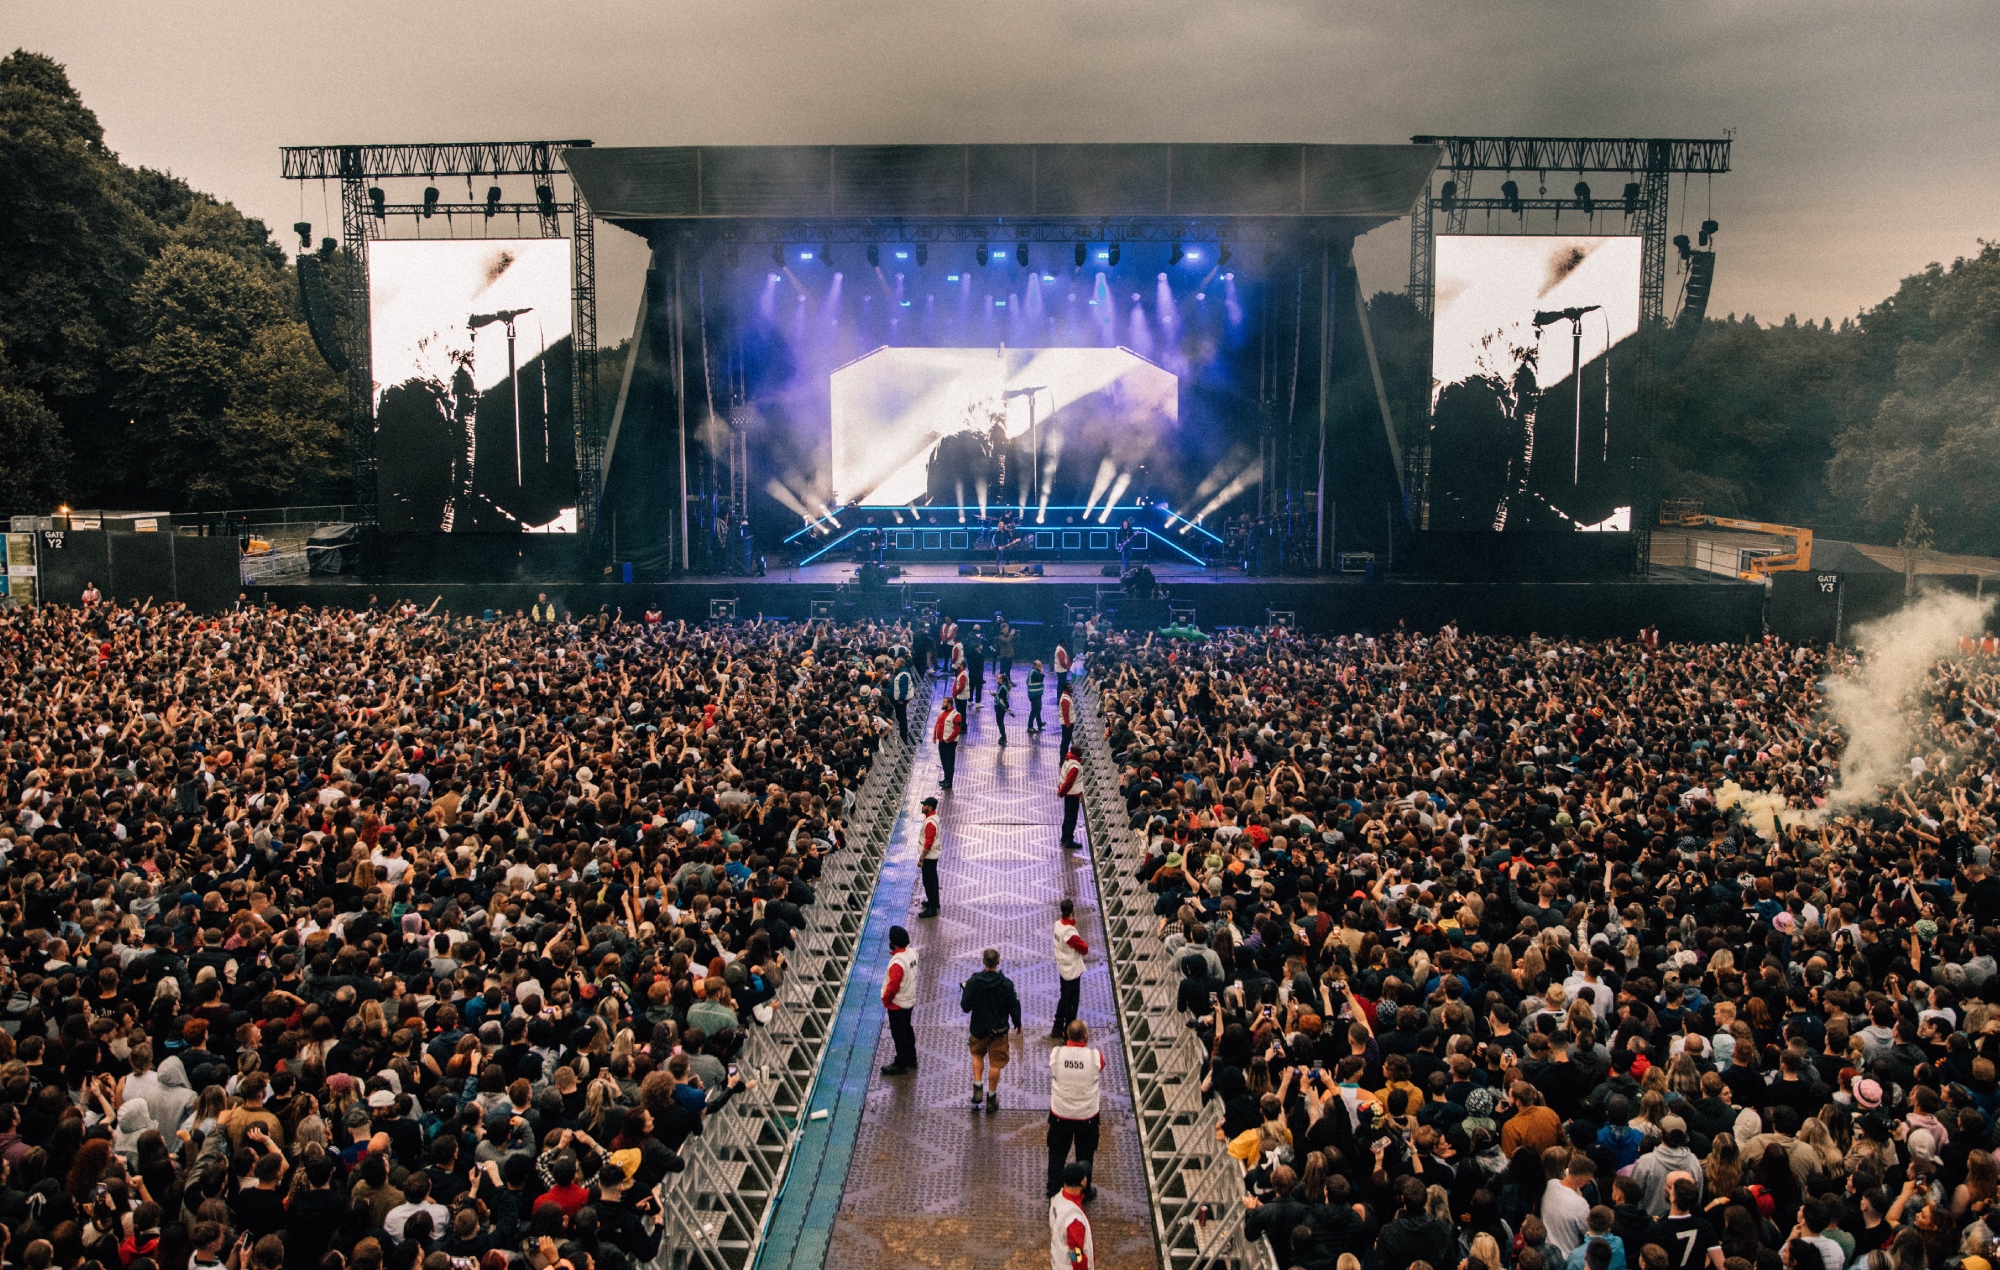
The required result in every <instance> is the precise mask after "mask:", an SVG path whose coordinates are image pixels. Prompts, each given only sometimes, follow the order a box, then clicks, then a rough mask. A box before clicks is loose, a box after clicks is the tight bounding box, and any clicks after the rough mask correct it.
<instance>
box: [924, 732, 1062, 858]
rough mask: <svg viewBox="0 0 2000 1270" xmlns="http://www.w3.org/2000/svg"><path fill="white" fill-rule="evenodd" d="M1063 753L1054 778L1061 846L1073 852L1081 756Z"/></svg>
mask: <svg viewBox="0 0 2000 1270" xmlns="http://www.w3.org/2000/svg"><path fill="white" fill-rule="evenodd" d="M1063 701H1064V703H1065V704H1067V703H1068V701H1069V698H1068V697H1064V698H1063ZM1063 730H1064V731H1065V732H1067V731H1068V730H1069V729H1068V728H1067V727H1064V729H1063ZM1064 753H1065V757H1064V759H1063V765H1062V772H1061V774H1060V775H1058V776H1057V777H1056V793H1057V794H1058V795H1060V796H1061V798H1062V800H1063V823H1062V844H1063V846H1064V848H1066V849H1068V850H1071V851H1074V850H1075V849H1076V848H1077V846H1078V843H1077V840H1076V815H1077V812H1078V810H1080V809H1081V808H1082V806H1083V756H1082V755H1081V754H1078V753H1077V752H1076V751H1075V750H1070V749H1066V750H1065V751H1064ZM947 788H949V787H947Z"/></svg>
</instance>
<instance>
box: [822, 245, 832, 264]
mask: <svg viewBox="0 0 2000 1270" xmlns="http://www.w3.org/2000/svg"><path fill="white" fill-rule="evenodd" d="M819 262H820V263H821V264H823V265H825V266H826V267H827V268H829V269H831V268H833V244H832V243H821V244H820V245H819Z"/></svg>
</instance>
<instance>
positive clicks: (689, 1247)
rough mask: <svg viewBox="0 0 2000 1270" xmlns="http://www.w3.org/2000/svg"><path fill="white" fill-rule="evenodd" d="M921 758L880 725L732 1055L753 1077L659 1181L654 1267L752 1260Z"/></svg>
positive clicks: (713, 1268)
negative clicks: (830, 847)
mask: <svg viewBox="0 0 2000 1270" xmlns="http://www.w3.org/2000/svg"><path fill="white" fill-rule="evenodd" d="M912 705H913V706H915V705H917V703H916V702H912ZM927 710H928V706H927V705H926V706H925V712H927ZM918 717H920V718H921V717H924V714H923V713H922V712H920V713H919V715H918ZM914 758H915V750H914V747H913V746H912V745H911V744H910V743H909V742H908V741H906V740H905V739H904V738H903V737H902V736H901V735H899V734H898V733H897V732H896V731H895V730H894V729H891V730H890V731H889V732H888V733H886V734H885V735H884V736H883V738H882V741H881V744H880V745H879V746H878V747H877V749H876V761H875V764H874V767H873V768H872V769H871V770H870V771H869V773H868V777H867V779H866V780H864V781H863V782H862V785H861V788H860V790H858V791H857V792H856V795H855V799H854V806H853V810H852V811H851V812H850V813H849V818H848V821H847V825H846V830H847V841H846V845H845V847H844V848H843V849H842V850H841V851H839V852H836V853H835V854H834V855H833V856H832V857H830V858H829V859H828V860H827V862H826V865H825V867H824V868H823V869H822V870H821V872H820V876H819V880H818V883H817V887H816V893H815V896H814V900H813V903H812V904H811V905H810V906H809V907H808V908H807V909H806V925H805V928H804V929H803V930H801V931H800V932H799V933H798V937H797V943H798V947H797V949H796V950H795V951H794V952H793V953H792V954H790V955H788V956H787V958H786V962H787V966H788V970H787V974H786V976H785V981H784V984H783V986H782V987H780V989H779V991H778V995H777V997H776V1002H777V1009H776V1010H775V1011H774V1012H773V1014H772V1016H771V1021H770V1022H769V1023H767V1024H764V1025H762V1026H759V1027H753V1028H752V1029H751V1030H750V1034H749V1036H748V1038H747V1039H746V1040H745V1042H744V1045H743V1049H742V1050H741V1051H740V1052H739V1053H738V1055H737V1060H736V1062H737V1070H738V1071H739V1072H741V1073H743V1074H744V1075H746V1076H749V1077H753V1078H754V1079H755V1081H756V1084H755V1085H754V1086H752V1087H749V1088H746V1089H744V1090H743V1091H742V1092H740V1093H739V1094H737V1096H736V1097H734V1098H732V1099H731V1100H730V1101H729V1103H728V1104H727V1105H725V1106H724V1107H723V1108H722V1109H721V1110H719V1111H716V1112H714V1113H712V1114H710V1115H709V1116H707V1117H706V1118H705V1123H704V1125H703V1127H702V1132H701V1134H700V1136H698V1137H691V1138H689V1139H688V1140H687V1142H686V1143H685V1144H683V1145H682V1147H681V1153H680V1154H681V1159H682V1160H683V1161H684V1162H685V1163H686V1165H687V1167H686V1168H685V1170H683V1171H682V1172H680V1173H674V1174H669V1175H668V1178H667V1180H666V1182H664V1183H663V1184H662V1185H661V1187H660V1197H661V1205H662V1221H663V1222H664V1223H665V1225H666V1229H665V1232H664V1237H663V1238H662V1240H661V1244H660V1254H659V1256H658V1257H657V1258H656V1259H655V1260H654V1262H653V1263H652V1267H653V1270H695V1268H698V1270H745V1268H746V1267H748V1266H750V1265H751V1264H752V1263H754V1262H755V1261H756V1259H757V1251H758V1249H759V1247H760V1246H761V1245H762V1243H763V1240H764V1234H765V1230H766V1224H767V1223H768V1222H769V1220H770V1217H771V1210H772V1205H773V1202H774V1201H775V1199H776V1197H777V1195H778V1194H779V1192H780V1191H781V1190H782V1189H783V1187H784V1184H785V1170H786V1169H787V1168H788V1167H789V1166H790V1164H791V1159H792V1151H793V1148H794V1147H795V1146H796V1145H797V1143H798V1136H799V1130H800V1128H801V1126H802V1125H803V1123H804V1119H805V1116H806V1114H807V1108H808V1107H810V1105H811V1103H812V1094H813V1086H814V1084H815V1083H816V1082H817V1081H818V1079H819V1068H820V1060H821V1059H822V1058H823V1057H824V1055H825V1050H826V1043H827V1039H828V1038H829V1037H830V1036H831V1035H832V1033H833V1023H834V1018H835V1016H837V1015H838V1014H839V1013H840V1006H841V1002H842V1000H843V999H844V998H845V997H846V994H847V988H848V975H849V972H850V971H851V970H852V968H853V965H854V955H855V953H856V952H857V951H858V950H859V948H860V945H861V930H862V926H863V924H864V923H865V922H866V919H867V916H868V907H869V904H870V903H871V902H872V901H873V899H874V896H875V884H876V881H877V879H878V878H879V877H880V876H881V871H882V859H883V856H884V855H886V854H887V852H888V848H889V837H890V834H891V832H892V831H893V830H894V828H895V823H896V815H897V813H898V812H899V811H900V810H901V808H902V805H903V797H904V792H905V791H906V790H907V788H908V786H909V780H910V767H911V764H912V762H913V760H914Z"/></svg>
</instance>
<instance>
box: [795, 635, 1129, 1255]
mask: <svg viewBox="0 0 2000 1270" xmlns="http://www.w3.org/2000/svg"><path fill="white" fill-rule="evenodd" d="M1014 678H1015V685H1014V709H1015V711H1016V714H1015V715H1014V717H1012V718H1010V719H1009V720H1008V734H1009V739H1010V741H1011V744H1009V745H1008V746H1006V747H1005V748H1002V747H1000V746H999V745H998V744H997V740H998V734H997V732H996V730H995V727H994V722H993V710H992V702H991V695H990V690H989V693H988V698H987V700H986V702H985V703H983V704H981V705H979V706H977V707H975V709H974V712H973V717H972V719H971V720H970V721H969V722H970V726H969V728H968V731H967V735H966V739H965V741H964V742H962V743H961V744H960V746H959V754H958V771H957V776H956V778H955V780H954V782H953V784H954V789H953V792H952V793H951V794H949V795H943V796H942V798H943V807H942V809H941V823H942V825H943V829H944V843H945V851H944V857H943V860H942V863H941V867H940V872H941V874H942V888H941V890H942V900H943V915H942V916H941V917H939V918H935V919H928V920H918V919H917V917H916V911H917V909H918V907H919V906H920V905H921V903H922V891H921V886H920V885H919V884H918V883H917V881H916V875H917V868H916V851H917V848H916V836H917V835H916V831H917V827H918V825H919V824H920V822H921V819H922V813H921V809H920V808H919V805H918V804H919V803H920V802H921V800H922V799H923V798H924V796H925V795H927V794H932V793H936V792H937V787H938V779H939V768H938V761H937V749H936V747H935V746H933V745H930V744H928V743H926V744H925V745H924V747H923V751H922V753H921V756H920V757H919V758H918V760H917V762H916V764H915V766H914V768H913V770H912V772H911V775H910V783H909V790H908V793H907V795H906V798H905V803H904V808H903V815H902V821H901V823H900V824H899V826H898V828H897V831H896V833H895V835H894V837H893V838H892V841H891V845H890V848H889V853H888V856H887V862H886V863H885V866H884V872H883V878H882V882H881V884H880V885H879V886H878V887H877V889H876V892H875V901H874V907H873V908H872V909H871V911H870V913H869V919H868V924H867V933H866V935H865V936H864V942H863V948H862V952H861V955H860V957H859V958H858V959H857V961H856V964H855V971H854V973H855V976H856V977H855V980H854V981H853V982H852V984H851V985H850V990H849V993H848V996H847V1001H846V1005H845V1007H844V1008H843V1012H842V1018H841V1021H840V1023H839V1024H836V1046H838V1044H839V1040H840V1039H841V1038H840V1036H839V1033H840V1031H841V1030H842V1027H843V1025H844V1026H845V1027H847V1028H852V1029H854V1031H853V1032H852V1033H851V1034H853V1035H855V1036H856V1039H857V1041H858V1042H859V1043H858V1044H856V1045H854V1046H853V1049H852V1051H851V1052H848V1053H844V1054H842V1055H840V1056H839V1059H838V1066H837V1070H834V1069H835V1068H836V1055H835V1054H829V1057H828V1066H829V1071H827V1072H823V1073H822V1076H821V1086H820V1089H819V1091H818V1092H817V1094H816V1096H815V1098H814V1100H813V1102H814V1106H815V1107H823V1108H825V1109H826V1110H827V1111H828V1112H829V1116H828V1117H827V1118H825V1119H824V1120H822V1121H821V1122H818V1123H817V1124H815V1125H814V1126H812V1129H813V1132H810V1133H809V1135H808V1136H809V1138H810V1139H817V1141H815V1142H811V1143H809V1145H812V1146H813V1147H814V1149H813V1150H812V1151H811V1152H810V1153H809V1152H807V1150H806V1148H805V1146H803V1145H802V1147H801V1153H800V1158H799V1160H798V1161H797V1162H795V1164H794V1176H793V1177H792V1178H791V1179H790V1180H789V1181H788V1182H787V1183H786V1186H785V1195H784V1196H783V1197H782V1198H781V1200H780V1201H779V1205H778V1210H777V1213H776V1215H775V1217H774V1220H773V1222H772V1227H771V1238H770V1241H769V1242H768V1243H767V1245H766V1248H765V1251H764V1255H763V1257H762V1258H761V1260H760V1265H761V1266H763V1267H767V1268H780V1267H781V1268H782V1270H819V1268H820V1267H828V1266H838V1267H842V1270H845V1268H847V1267H865V1266H883V1267H887V1266H898V1267H904V1266H925V1267H937V1268H938V1270H1030V1268H1033V1270H1039V1268H1040V1267H1043V1266H1046V1265H1047V1264H1048V1246H1049V1234H1048V1201H1047V1199H1046V1197H1045V1195H1044V1177H1045V1175H1046V1171H1047V1160H1048V1155H1047V1148H1046V1145H1045V1143H1046V1136H1047V1124H1048V1106H1049V1075H1048V1058H1047V1055H1048V1051H1049V1049H1050V1048H1052V1046H1053V1045H1054V1042H1052V1041H1050V1040H1049V1039H1047V1037H1048V1031H1049V1025H1050V1021H1051V1019H1052V1018H1053V1017H1054V1013H1055V1003H1056V991H1057V981H1056V971H1055V964H1054V961H1053V959H1052V957H1051V955H1050V945H1051V935H1050V932H1051V928H1052V926H1053V925H1054V923H1055V919H1056V915H1057V908H1056V906H1057V903H1058V901H1060V900H1061V899H1062V898H1063V897H1064V896H1068V897H1070V898H1072V899H1074V900H1075V901H1076V906H1077V926H1078V929H1079V930H1080V931H1081V932H1082V934H1083V937H1084V939H1086V940H1087V941H1088V942H1089V943H1090V946H1091V954H1090V960H1089V964H1088V968H1087V969H1086V971H1085V974H1084V982H1083V990H1082V1015H1081V1017H1082V1018H1083V1019H1084V1021H1085V1022H1087V1023H1088V1024H1089V1025H1090V1030H1091V1043H1092V1044H1093V1045H1096V1046H1097V1047H1098V1048H1100V1049H1102V1050H1103V1051H1104V1054H1105V1058H1106V1068H1105V1072H1104V1085H1103V1089H1104V1097H1103V1133H1102V1139H1101V1142H1100V1144H1099V1147H1098V1154H1097V1174H1096V1184H1097V1187H1098V1191H1099V1194H1098V1198H1097V1199H1096V1200H1095V1201H1094V1202H1092V1204H1091V1205H1090V1215H1091V1222H1092V1226H1093V1229H1094V1235H1095V1239H1096V1244H1097V1252H1098V1259H1099V1262H1100V1264H1102V1265H1103V1266H1105V1267H1107V1268H1108V1270H1154V1268H1155V1267H1156V1266H1157V1264H1158V1262H1157V1258H1156V1254H1155V1250H1154V1243H1153V1235H1152V1219H1151V1215H1150V1211H1149V1209H1148V1206H1147V1202H1146V1183H1145V1174H1144V1171H1143V1169H1142V1167H1141V1161H1140V1158H1139V1151H1140V1145H1139V1136H1138V1129H1137V1127H1136V1122H1135V1120H1134V1117H1133V1114H1132V1106H1131V1085H1130V1082H1129V1080H1128V1079H1127V1078H1126V1073H1125V1065H1124V1053H1123V1050H1122V1049H1121V1047H1120V1045H1119V1040H1118V1033H1117V1022H1116V1018H1115V1015H1114V1013H1113V1005H1112V994H1111V981H1110V975H1109V972H1108V971H1107V970H1106V968H1105V963H1104V958H1103V948H1104V930H1103V926H1102V923H1101V921H1100V919H1099V915H1098V907H1097V891H1096V885H1095V882H1094V879H1093V878H1092V876H1091V872H1090V869H1089V867H1088V864H1087V862H1086V861H1085V860H1084V859H1083V858H1082V857H1083V853H1082V852H1065V851H1063V850H1062V849H1061V847H1060V846H1059V845H1058V839H1059V836H1060V825H1061V819H1062V805H1061V801H1060V800H1059V799H1058V798H1056V797H1055V794H1054V789H1055V781H1056V771H1057V768H1058V767H1059V766H1060V762H1059V756H1058V755H1057V753H1056V737H1057V729H1056V728H1055V727H1054V726H1053V724H1052V725H1051V726H1050V728H1049V730H1048V731H1047V732H1046V733H1044V734H1042V735H1041V736H1040V737H1032V736H1029V735H1028V734H1027V732H1026V729H1025V727H1024V725H1025V723H1026V719H1027V702H1026V700H1025V697H1024V695H1023V694H1024V689H1023V686H1022V681H1023V679H1024V678H1025V672H1024V671H1023V670H1022V669H1021V668H1020V667H1016V669H1015V675H1014ZM1051 688H1052V689H1053V684H1051ZM1045 713H1046V714H1047V715H1049V716H1050V718H1051V719H1053V716H1054V714H1055V701H1054V696H1053V692H1051V695H1050V697H1049V699H1048V702H1047V706H1046V710H1045ZM926 734H928V729H927V730H926ZM1079 832H1081V830H1079ZM894 924H900V925H902V926H904V927H906V928H907V929H908V930H909V931H910V932H911V943H912V945H913V946H914V947H915V948H916V949H917V950H918V953H919V956H920V963H919V973H918V995H917V1000H918V1004H917V1007H916V1018H915V1026H916V1033H917V1045H918V1053H919V1071H918V1073H917V1075H915V1076H914V1077H912V1076H898V1077H884V1076H882V1075H881V1073H880V1071H879V1068H880V1067H881V1066H882V1065H883V1064H885V1063H887V1062H888V1061H889V1060H890V1057H891V1054H892V1049H891V1045H890V1041H889V1037H888V1031H887V1027H886V1026H885V1020H884V1018H883V1012H882V1004H881V999H880V993H881V978H882V974H883V971H884V966H885V964H886V961H887V956H888V952H887V948H886V934H887V929H888V927H889V926H890V925H894ZM986 948H997V949H999V950H1000V955H1001V962H1000V968H1001V970H1003V971H1004V972H1006V974H1007V975H1008V977H1009V978H1011V979H1012V980H1013V981H1014V984H1015V986H1016V988H1017V989H1018V990H1019V992H1020V995H1021V1003H1022V1007H1023V1012H1024V1016H1025V1022H1026V1029H1025V1032H1024V1033H1023V1034H1018V1035H1016V1036H1015V1037H1014V1038H1012V1042H1013V1046H1014V1051H1015V1052H1014V1059H1013V1062H1012V1064H1011V1065H1010V1066H1009V1067H1008V1068H1007V1070H1006V1073H1005V1075H1004V1076H1003V1077H1002V1079H1001V1084H1000V1101H1001V1110H1000V1111H999V1112H998V1113H997V1114H993V1115H988V1114H986V1113H984V1112H982V1111H974V1110H973V1109H972V1107H971V1103H970V1099H969V1095H970V1092H971V1073H970V1069H969V1065H968V1061H967V1055H966V1048H965V1042H966V1035H967V1031H966V1016H965V1015H964V1014H963V1013H962V1012H961V1011H960V1010H959V1008H958V1000H959V986H960V985H961V984H962V983H963V982H964V981H965V980H966V979H967V978H968V977H969V976H971V975H972V974H973V972H975V971H976V970H978V969H979V966H980V952H981V951H982V950H983V949H986ZM864 989H865V991H864ZM870 1038H873V1039H875V1041H876V1043H875V1044H874V1045H870V1044H869V1043H868V1041H869V1039H870ZM836 1197H837V1198H836Z"/></svg>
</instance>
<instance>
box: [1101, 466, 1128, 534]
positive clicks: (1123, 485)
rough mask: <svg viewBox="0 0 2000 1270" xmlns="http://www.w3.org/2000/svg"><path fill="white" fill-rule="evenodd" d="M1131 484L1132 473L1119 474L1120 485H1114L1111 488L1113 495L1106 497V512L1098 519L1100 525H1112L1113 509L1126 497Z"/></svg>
mask: <svg viewBox="0 0 2000 1270" xmlns="http://www.w3.org/2000/svg"><path fill="white" fill-rule="evenodd" d="M1131 484H1132V474H1131V473H1130V472H1120V473H1119V474H1118V483H1117V484H1115V485H1113V486H1112V487H1111V493H1110V494H1108V495H1106V496H1105V499H1104V511H1103V512H1102V513H1101V514H1099V516H1098V517H1097V523H1098V524H1100V525H1104V524H1109V523H1110V521H1111V509H1112V508H1114V507H1116V506H1118V500H1119V499H1120V498H1121V497H1123V496H1124V493H1125V491H1126V489H1127V488H1128V487H1130V486H1131Z"/></svg>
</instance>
